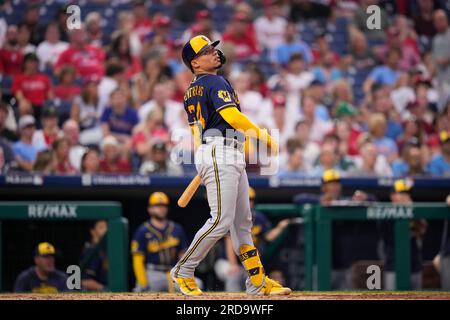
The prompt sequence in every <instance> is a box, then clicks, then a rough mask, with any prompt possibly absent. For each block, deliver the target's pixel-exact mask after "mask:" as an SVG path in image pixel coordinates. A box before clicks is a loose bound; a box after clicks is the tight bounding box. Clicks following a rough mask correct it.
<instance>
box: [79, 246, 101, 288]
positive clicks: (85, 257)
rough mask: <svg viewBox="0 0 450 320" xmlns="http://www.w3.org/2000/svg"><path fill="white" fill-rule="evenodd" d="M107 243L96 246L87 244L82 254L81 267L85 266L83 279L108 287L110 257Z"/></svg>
mask: <svg viewBox="0 0 450 320" xmlns="http://www.w3.org/2000/svg"><path fill="white" fill-rule="evenodd" d="M105 243H106V241H102V242H100V243H99V244H98V246H99V247H97V246H96V245H92V244H91V243H89V242H87V243H86V244H85V245H84V248H83V252H82V253H81V258H80V261H81V262H80V265H82V264H83V265H84V268H83V273H82V279H92V280H95V281H97V282H99V283H101V284H102V285H104V286H106V285H107V282H108V255H107V253H106V248H105Z"/></svg>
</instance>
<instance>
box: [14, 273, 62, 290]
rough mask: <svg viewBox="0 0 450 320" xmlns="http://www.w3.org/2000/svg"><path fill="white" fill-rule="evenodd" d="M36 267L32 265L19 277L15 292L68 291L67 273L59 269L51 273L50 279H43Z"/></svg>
mask: <svg viewBox="0 0 450 320" xmlns="http://www.w3.org/2000/svg"><path fill="white" fill-rule="evenodd" d="M35 268H36V267H30V268H28V269H27V270H25V271H23V272H22V273H21V274H19V276H18V277H17V280H16V283H15V284H14V292H27V293H30V292H31V293H57V292H63V291H68V289H67V275H66V274H65V273H64V272H62V271H59V270H55V271H54V272H52V273H50V274H49V276H48V279H46V280H41V279H40V278H39V277H38V275H37V274H36V270H35Z"/></svg>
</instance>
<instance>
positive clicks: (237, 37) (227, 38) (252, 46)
mask: <svg viewBox="0 0 450 320" xmlns="http://www.w3.org/2000/svg"><path fill="white" fill-rule="evenodd" d="M248 23H249V22H248V20H247V16H246V15H245V14H243V13H237V14H236V15H234V16H233V19H232V21H231V23H230V25H229V26H228V30H227V31H226V32H225V33H224V34H223V42H224V43H230V44H232V45H233V47H234V57H235V59H236V61H237V62H242V61H245V60H249V59H252V58H255V57H256V56H257V55H258V54H259V48H258V45H257V43H256V38H255V36H254V34H252V35H251V34H249V33H248V29H247V25H248Z"/></svg>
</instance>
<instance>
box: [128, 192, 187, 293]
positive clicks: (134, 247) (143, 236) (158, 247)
mask: <svg viewBox="0 0 450 320" xmlns="http://www.w3.org/2000/svg"><path fill="white" fill-rule="evenodd" d="M169 203H170V202H169V197H168V196H167V195H166V194H165V193H164V192H154V193H152V194H151V195H150V197H149V200H148V208H147V211H148V214H149V215H150V219H149V220H147V221H145V222H144V223H143V224H141V225H140V226H139V228H138V229H137V230H136V232H135V234H134V236H133V240H132V242H131V252H132V255H133V270H134V275H135V277H136V287H135V289H134V291H136V292H144V291H153V292H174V291H175V290H174V286H173V282H172V280H171V279H170V275H169V271H170V269H171V268H172V267H173V266H174V265H175V263H176V262H177V261H178V259H180V257H181V256H182V255H183V254H184V252H185V251H186V248H187V246H188V243H187V239H186V235H185V232H184V230H183V227H182V226H181V225H179V224H178V223H175V222H173V221H171V220H169V219H167V215H168V212H169Z"/></svg>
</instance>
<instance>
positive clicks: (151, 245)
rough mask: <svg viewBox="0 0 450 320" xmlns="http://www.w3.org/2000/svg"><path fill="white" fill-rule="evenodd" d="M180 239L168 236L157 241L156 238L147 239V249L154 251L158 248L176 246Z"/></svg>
mask: <svg viewBox="0 0 450 320" xmlns="http://www.w3.org/2000/svg"><path fill="white" fill-rule="evenodd" d="M179 243H180V239H178V238H175V237H172V236H169V237H168V238H167V239H166V240H165V241H162V242H159V241H158V240H153V241H149V242H148V244H147V250H148V252H150V253H156V252H158V251H160V250H164V249H169V248H172V247H176V246H178V244H179Z"/></svg>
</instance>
